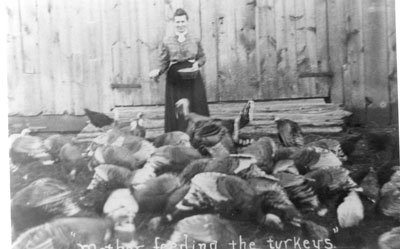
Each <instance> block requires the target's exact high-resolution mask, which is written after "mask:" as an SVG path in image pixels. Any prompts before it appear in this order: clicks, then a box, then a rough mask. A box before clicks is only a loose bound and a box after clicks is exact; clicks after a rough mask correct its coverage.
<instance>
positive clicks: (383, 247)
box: [378, 227, 400, 249]
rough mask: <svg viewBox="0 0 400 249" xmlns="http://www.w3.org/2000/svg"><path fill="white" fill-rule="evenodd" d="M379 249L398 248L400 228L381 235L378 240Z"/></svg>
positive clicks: (399, 245)
mask: <svg viewBox="0 0 400 249" xmlns="http://www.w3.org/2000/svg"><path fill="white" fill-rule="evenodd" d="M378 245H379V249H397V248H400V227H394V228H392V230H390V231H388V232H386V233H384V234H381V235H380V236H379V239H378Z"/></svg>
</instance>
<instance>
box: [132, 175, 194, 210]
mask: <svg viewBox="0 0 400 249" xmlns="http://www.w3.org/2000/svg"><path fill="white" fill-rule="evenodd" d="M182 187H183V184H182V182H181V180H180V179H179V177H177V176H175V175H173V174H162V175H160V176H157V177H155V178H152V179H150V180H148V181H146V183H145V184H143V186H142V187H141V188H137V189H133V190H132V193H133V196H134V197H135V200H136V201H137V203H138V205H139V211H140V212H148V213H162V212H164V211H165V210H166V209H167V204H168V202H169V198H170V196H171V195H173V193H174V192H176V191H178V190H179V189H180V188H182ZM186 189H188V188H186Z"/></svg>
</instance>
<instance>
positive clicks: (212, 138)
mask: <svg viewBox="0 0 400 249" xmlns="http://www.w3.org/2000/svg"><path fill="white" fill-rule="evenodd" d="M175 106H176V112H177V115H183V116H184V119H185V120H187V121H188V125H187V129H186V133H188V134H189V136H190V138H191V142H192V144H193V145H194V147H195V148H198V147H199V148H201V146H202V145H203V143H204V142H205V143H208V146H207V147H210V146H211V145H212V144H216V143H218V142H220V141H221V138H223V137H225V136H229V137H231V138H232V139H233V141H234V142H236V143H237V142H239V130H240V129H241V128H243V127H244V126H246V125H247V124H248V123H249V122H250V121H252V119H253V109H254V101H248V102H247V103H246V104H245V106H244V107H243V109H242V110H241V111H240V113H239V117H237V118H235V119H225V120H223V119H217V118H210V117H204V116H201V115H198V114H196V113H192V112H189V101H188V100H187V99H180V100H179V101H177V102H176V104H175ZM196 133H197V134H196ZM203 139H204V140H205V141H203ZM210 143H211V144H210ZM228 146H229V144H228ZM227 149H228V151H229V150H231V148H230V147H228V148H227Z"/></svg>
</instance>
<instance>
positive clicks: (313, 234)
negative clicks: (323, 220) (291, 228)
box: [301, 220, 330, 243]
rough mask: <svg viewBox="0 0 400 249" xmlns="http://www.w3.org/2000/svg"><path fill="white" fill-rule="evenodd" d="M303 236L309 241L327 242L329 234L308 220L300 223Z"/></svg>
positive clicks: (323, 228)
mask: <svg viewBox="0 0 400 249" xmlns="http://www.w3.org/2000/svg"><path fill="white" fill-rule="evenodd" d="M301 228H302V231H303V234H304V235H305V236H306V237H307V238H308V239H310V240H314V241H318V240H320V241H324V242H325V243H326V241H329V240H328V239H329V237H330V233H329V231H328V229H326V228H325V227H323V226H321V225H318V224H316V223H315V222H313V221H310V220H303V221H302V222H301Z"/></svg>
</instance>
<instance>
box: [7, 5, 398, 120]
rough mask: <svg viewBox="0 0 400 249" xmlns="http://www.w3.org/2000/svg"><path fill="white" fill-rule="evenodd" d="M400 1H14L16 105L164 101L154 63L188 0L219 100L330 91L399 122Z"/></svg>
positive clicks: (11, 41)
mask: <svg viewBox="0 0 400 249" xmlns="http://www.w3.org/2000/svg"><path fill="white" fill-rule="evenodd" d="M394 2H395V1H394V0H350V1H345V0H256V1H250V0H232V1H214V0H70V1H56V0H18V1H8V3H7V10H8V19H9V24H8V64H9V67H8V86H9V112H10V114H22V115H35V114H38V113H44V114H63V113H68V114H82V113H83V108H85V107H86V108H90V109H94V110H98V111H109V110H110V109H111V108H113V107H114V106H131V105H160V104H163V102H164V79H165V76H163V77H162V78H161V79H160V82H155V81H153V80H150V79H149V78H148V72H149V71H150V70H151V69H153V68H156V67H157V64H158V62H157V60H158V52H159V51H158V48H159V45H160V42H161V41H162V38H163V37H164V36H165V35H167V34H171V33H172V32H173V18H172V16H173V13H174V10H175V9H176V8H179V7H183V8H184V9H185V10H186V11H187V12H188V13H189V17H190V20H189V27H190V29H191V31H192V32H193V33H194V34H195V35H196V36H198V37H200V38H201V40H202V44H203V47H204V48H205V52H206V57H207V63H206V64H205V66H204V68H203V69H202V70H203V77H204V80H205V83H206V88H207V95H208V99H209V101H211V102H213V101H235V100H244V99H249V98H253V99H279V98H302V97H328V96H330V97H331V99H332V100H333V101H334V102H336V103H343V104H345V106H346V107H347V108H348V109H350V110H352V111H355V113H356V118H357V120H358V121H359V122H365V121H370V120H377V123H388V122H395V121H396V120H397V108H396V107H397V71H396V40H395V13H394ZM329 74H333V77H332V78H330V77H329ZM316 76H318V77H316Z"/></svg>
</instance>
